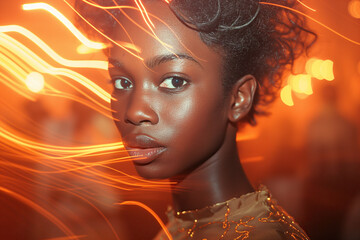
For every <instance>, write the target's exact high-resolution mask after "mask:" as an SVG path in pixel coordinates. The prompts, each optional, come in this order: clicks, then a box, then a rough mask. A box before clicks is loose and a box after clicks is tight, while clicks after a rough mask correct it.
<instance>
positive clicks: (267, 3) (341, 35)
mask: <svg viewBox="0 0 360 240" xmlns="http://www.w3.org/2000/svg"><path fill="white" fill-rule="evenodd" d="M259 3H260V4H264V5H271V6H275V7H280V8H284V9H287V10H290V11H293V12H296V13H298V14H300V15H303V16H305V17H307V18H308V19H310V20H312V21H314V22H316V23H317V24H319V25H320V26H322V27H324V28H326V29H327V30H329V31H330V32H332V33H334V34H336V35H338V36H339V37H341V38H343V39H345V40H347V41H349V42H351V43H353V44H356V45H360V42H358V41H355V40H352V39H351V38H348V37H346V36H345V35H343V34H341V33H339V32H337V31H335V30H334V29H332V28H330V27H328V26H326V25H325V24H323V23H322V22H320V21H318V20H316V19H315V18H313V17H310V16H309V15H307V14H305V13H303V12H301V11H299V10H296V9H294V8H290V7H286V6H284V5H281V4H276V3H270V2H259Z"/></svg>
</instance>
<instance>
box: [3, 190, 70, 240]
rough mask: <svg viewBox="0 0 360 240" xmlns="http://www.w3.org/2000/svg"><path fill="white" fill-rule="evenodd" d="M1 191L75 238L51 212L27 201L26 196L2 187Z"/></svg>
mask: <svg viewBox="0 0 360 240" xmlns="http://www.w3.org/2000/svg"><path fill="white" fill-rule="evenodd" d="M0 191H1V192H4V193H6V194H7V195H9V196H11V197H13V198H15V199H17V200H19V201H20V202H22V203H24V204H26V205H28V206H29V207H31V208H33V209H35V210H36V211H37V212H39V213H40V214H42V215H43V216H44V217H46V218H47V219H49V220H50V221H51V222H52V223H54V224H55V225H56V226H57V227H58V228H59V229H60V230H61V231H63V232H64V233H65V234H66V235H67V236H69V237H72V236H75V234H74V233H73V232H72V231H71V230H70V229H69V228H68V227H67V226H65V225H64V223H62V222H61V221H60V220H59V219H58V218H57V217H55V216H54V215H52V214H51V213H50V212H48V211H46V210H45V209H44V208H42V207H41V206H39V205H38V204H36V203H35V202H32V201H31V200H29V199H27V198H26V197H24V196H21V195H20V194H18V193H16V192H13V191H11V190H9V189H6V188H3V187H1V186H0Z"/></svg>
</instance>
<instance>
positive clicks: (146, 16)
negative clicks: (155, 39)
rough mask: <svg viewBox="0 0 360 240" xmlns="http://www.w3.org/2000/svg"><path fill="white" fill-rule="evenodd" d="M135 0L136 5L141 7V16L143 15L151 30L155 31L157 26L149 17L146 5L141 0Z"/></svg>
mask: <svg viewBox="0 0 360 240" xmlns="http://www.w3.org/2000/svg"><path fill="white" fill-rule="evenodd" d="M134 2H135V3H136V6H137V7H138V9H139V11H140V13H141V16H142V17H143V19H144V21H145V23H146V25H147V26H148V27H149V29H150V30H151V31H153V28H155V25H154V24H153V22H152V21H151V19H150V18H149V15H148V13H147V11H146V8H145V7H144V5H143V3H142V2H141V0H134ZM150 25H151V26H150Z"/></svg>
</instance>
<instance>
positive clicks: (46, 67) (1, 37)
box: [0, 33, 112, 103]
mask: <svg viewBox="0 0 360 240" xmlns="http://www.w3.org/2000/svg"><path fill="white" fill-rule="evenodd" d="M0 43H1V45H2V46H7V48H8V49H11V50H12V52H14V54H16V55H17V56H21V58H22V59H23V61H24V62H27V63H30V64H31V66H32V67H34V68H35V69H36V71H38V72H40V73H48V74H51V75H61V76H66V77H69V78H70V79H73V80H74V81H76V82H78V83H79V84H81V85H83V86H84V87H86V88H88V89H89V90H90V91H92V92H93V93H94V94H96V95H97V96H98V97H100V98H101V99H103V100H104V101H106V102H108V103H109V102H110V100H111V98H112V97H111V94H110V93H108V92H106V91H105V90H104V89H102V88H101V87H99V86H98V85H97V84H95V83H94V82H93V81H91V80H90V79H88V78H86V77H84V76H83V75H81V74H79V73H77V72H74V71H72V70H69V69H65V68H55V67H53V66H51V65H50V64H48V63H47V62H45V61H44V60H42V59H41V58H40V57H39V56H37V55H36V54H34V53H33V52H32V51H31V50H30V49H28V48H27V47H25V46H24V45H22V44H21V43H19V42H18V41H16V40H15V39H13V38H11V37H9V36H7V35H5V34H3V33H0ZM12 67H14V66H12ZM12 67H11V68H12ZM26 76H27V74H25V75H22V76H18V78H19V79H22V80H23V79H25V78H26Z"/></svg>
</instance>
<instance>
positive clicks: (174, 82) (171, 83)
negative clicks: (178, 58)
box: [160, 77, 188, 89]
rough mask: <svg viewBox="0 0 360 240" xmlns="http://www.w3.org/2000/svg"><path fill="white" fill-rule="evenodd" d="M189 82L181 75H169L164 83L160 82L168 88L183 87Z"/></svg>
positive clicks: (163, 86)
mask: <svg viewBox="0 0 360 240" xmlns="http://www.w3.org/2000/svg"><path fill="white" fill-rule="evenodd" d="M186 84H188V81H186V80H185V79H183V78H180V77H168V78H166V79H165V80H164V81H162V83H161V84H160V87H162V88H168V89H179V88H182V87H183V86H185V85H186Z"/></svg>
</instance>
